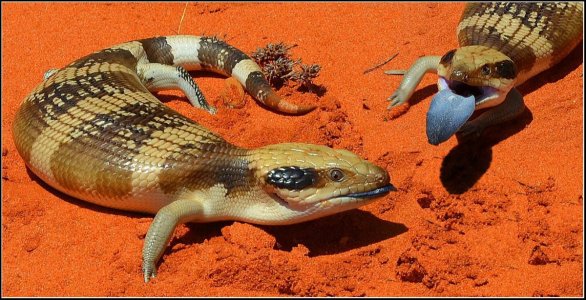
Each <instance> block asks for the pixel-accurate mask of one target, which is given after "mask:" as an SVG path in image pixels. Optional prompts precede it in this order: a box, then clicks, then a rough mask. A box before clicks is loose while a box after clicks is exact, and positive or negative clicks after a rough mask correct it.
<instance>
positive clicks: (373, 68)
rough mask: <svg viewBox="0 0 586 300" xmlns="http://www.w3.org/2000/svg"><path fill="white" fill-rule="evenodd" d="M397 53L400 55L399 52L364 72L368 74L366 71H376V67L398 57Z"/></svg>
mask: <svg viewBox="0 0 586 300" xmlns="http://www.w3.org/2000/svg"><path fill="white" fill-rule="evenodd" d="M397 55H399V52H397V53H395V54H394V55H393V56H391V57H390V58H389V59H387V60H385V61H384V62H382V63H380V64H378V65H376V66H374V67H372V68H370V69H367V70H366V71H364V73H362V74H366V73H369V72H372V71H374V70H376V69H378V68H380V67H382V66H384V65H385V64H386V63H388V62H389V61H391V60H393V58H395V57H397Z"/></svg>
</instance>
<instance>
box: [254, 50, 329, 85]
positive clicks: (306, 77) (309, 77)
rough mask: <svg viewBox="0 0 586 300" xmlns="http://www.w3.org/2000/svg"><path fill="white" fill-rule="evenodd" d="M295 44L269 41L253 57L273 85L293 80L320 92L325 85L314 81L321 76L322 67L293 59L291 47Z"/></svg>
mask: <svg viewBox="0 0 586 300" xmlns="http://www.w3.org/2000/svg"><path fill="white" fill-rule="evenodd" d="M295 46H297V45H293V46H287V45H286V44H285V43H283V42H279V43H277V44H273V43H269V44H268V45H267V46H265V47H264V48H257V49H256V51H254V52H253V53H252V55H251V57H252V58H253V59H254V60H255V61H256V62H257V63H258V64H259V65H260V66H261V68H262V70H263V73H264V74H265V76H266V77H267V79H268V80H269V83H270V84H271V85H272V86H273V87H276V88H279V87H281V86H283V84H285V83H287V82H288V81H293V82H296V83H297V84H298V85H299V88H300V89H304V90H308V91H318V92H319V91H321V90H323V87H319V86H317V85H315V84H314V83H313V80H314V79H315V78H316V77H317V76H319V71H320V69H321V67H320V66H319V65H317V64H311V65H306V64H303V63H302V61H301V59H297V60H294V59H292V58H291V55H290V54H289V49H291V48H293V47H295Z"/></svg>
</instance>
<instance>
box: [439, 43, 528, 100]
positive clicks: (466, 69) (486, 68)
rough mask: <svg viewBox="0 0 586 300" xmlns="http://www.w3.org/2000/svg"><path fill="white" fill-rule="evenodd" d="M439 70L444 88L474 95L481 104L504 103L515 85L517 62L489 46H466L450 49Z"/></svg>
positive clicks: (441, 85) (459, 93)
mask: <svg viewBox="0 0 586 300" xmlns="http://www.w3.org/2000/svg"><path fill="white" fill-rule="evenodd" d="M437 74H438V76H439V81H438V87H439V89H440V90H443V89H450V90H451V91H452V92H453V93H455V94H457V95H460V96H464V97H468V96H474V98H475V105H476V107H477V109H478V108H484V107H490V106H495V105H498V104H500V103H501V102H502V101H503V100H504V99H505V97H506V95H507V94H508V93H509V91H510V90H511V89H512V88H513V87H514V86H515V82H516V77H517V69H516V66H515V63H514V62H513V61H512V60H511V59H510V58H509V57H508V56H506V55H504V54H503V53H501V52H499V51H497V50H495V49H491V48H488V47H485V46H465V47H461V48H458V49H454V50H450V51H448V52H447V53H446V54H445V55H444V56H442V58H441V60H440V64H439V66H438V70H437Z"/></svg>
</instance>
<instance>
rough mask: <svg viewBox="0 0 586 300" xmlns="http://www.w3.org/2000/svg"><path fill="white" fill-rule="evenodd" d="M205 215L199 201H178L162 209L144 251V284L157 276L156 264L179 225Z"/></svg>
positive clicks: (148, 233) (154, 222) (146, 241)
mask: <svg viewBox="0 0 586 300" xmlns="http://www.w3.org/2000/svg"><path fill="white" fill-rule="evenodd" d="M202 214H203V207H202V205H201V203H200V202H199V201H197V200H176V201H174V202H172V203H170V204H168V205H167V206H165V207H163V208H161V209H160V210H159V212H158V213H157V215H156V216H155V219H154V220H153V223H152V224H151V226H150V227H149V230H148V232H147V235H146V237H145V241H144V247H143V249H142V272H143V275H144V282H149V280H150V279H151V278H154V277H155V276H156V274H157V269H156V264H157V261H159V259H160V258H161V256H162V255H163V253H164V252H165V248H167V244H169V241H170V240H171V237H172V236H173V232H174V231H175V227H176V226H177V225H178V224H181V223H185V222H188V221H193V220H195V219H197V218H198V217H200V216H201V215H202Z"/></svg>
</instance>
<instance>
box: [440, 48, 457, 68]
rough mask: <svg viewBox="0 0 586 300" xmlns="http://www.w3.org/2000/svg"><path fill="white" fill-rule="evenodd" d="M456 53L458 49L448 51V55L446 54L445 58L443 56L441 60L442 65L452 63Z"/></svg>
mask: <svg viewBox="0 0 586 300" xmlns="http://www.w3.org/2000/svg"><path fill="white" fill-rule="evenodd" d="M455 53H456V49H453V50H450V51H448V53H446V54H444V56H442V58H441V59H440V64H442V65H447V64H449V63H451V62H452V59H453V58H454V54H455Z"/></svg>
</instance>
